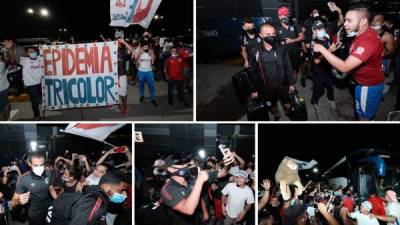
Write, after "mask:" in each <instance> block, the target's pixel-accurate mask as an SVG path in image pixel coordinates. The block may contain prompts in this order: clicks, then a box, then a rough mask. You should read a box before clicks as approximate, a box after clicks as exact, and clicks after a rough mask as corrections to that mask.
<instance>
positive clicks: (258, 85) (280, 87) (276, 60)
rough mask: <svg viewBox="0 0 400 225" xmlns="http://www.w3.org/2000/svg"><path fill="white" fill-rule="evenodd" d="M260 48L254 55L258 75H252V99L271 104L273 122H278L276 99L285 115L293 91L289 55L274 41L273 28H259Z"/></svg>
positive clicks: (262, 26)
mask: <svg viewBox="0 0 400 225" xmlns="http://www.w3.org/2000/svg"><path fill="white" fill-rule="evenodd" d="M259 35H260V37H261V38H262V39H263V43H262V45H261V47H260V48H259V49H258V50H257V51H256V52H255V53H254V52H253V53H252V54H254V57H255V58H256V62H257V65H256V66H257V68H258V71H259V72H258V73H257V74H253V78H252V79H251V80H253V82H254V84H253V85H252V86H253V87H254V90H253V93H252V94H251V97H252V98H258V97H260V98H264V99H266V100H267V101H268V102H270V103H271V113H272V114H274V120H279V118H280V115H279V111H278V107H277V102H278V99H279V100H280V101H281V103H282V104H283V107H284V110H285V112H286V113H287V112H288V110H289V108H290V98H289V92H293V91H294V90H295V87H294V84H295V82H296V81H295V79H294V76H293V72H292V64H291V61H290V59H289V55H288V53H287V51H286V49H285V48H283V47H282V46H281V45H280V44H279V43H277V39H276V30H275V27H274V26H272V25H271V24H263V25H261V27H260V34H259Z"/></svg>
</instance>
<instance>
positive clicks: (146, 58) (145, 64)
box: [138, 52, 153, 72]
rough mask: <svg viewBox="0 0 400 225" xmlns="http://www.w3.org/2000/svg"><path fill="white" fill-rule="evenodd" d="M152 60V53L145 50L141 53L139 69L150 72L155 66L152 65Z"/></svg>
mask: <svg viewBox="0 0 400 225" xmlns="http://www.w3.org/2000/svg"><path fill="white" fill-rule="evenodd" d="M151 61H152V58H151V55H150V53H146V52H143V53H142V54H141V55H140V57H139V60H138V63H139V69H138V70H139V71H142V72H150V71H152V70H153V68H152V66H151Z"/></svg>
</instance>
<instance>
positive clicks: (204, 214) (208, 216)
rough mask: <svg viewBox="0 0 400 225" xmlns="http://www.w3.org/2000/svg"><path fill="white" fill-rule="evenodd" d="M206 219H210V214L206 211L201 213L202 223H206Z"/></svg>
mask: <svg viewBox="0 0 400 225" xmlns="http://www.w3.org/2000/svg"><path fill="white" fill-rule="evenodd" d="M208 219H210V214H208V212H207V211H205V212H203V222H206V221H207V220H208Z"/></svg>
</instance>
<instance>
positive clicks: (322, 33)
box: [317, 31, 326, 40]
mask: <svg viewBox="0 0 400 225" xmlns="http://www.w3.org/2000/svg"><path fill="white" fill-rule="evenodd" d="M325 36H326V32H325V31H318V32H317V38H318V39H320V40H323V39H324V38H325Z"/></svg>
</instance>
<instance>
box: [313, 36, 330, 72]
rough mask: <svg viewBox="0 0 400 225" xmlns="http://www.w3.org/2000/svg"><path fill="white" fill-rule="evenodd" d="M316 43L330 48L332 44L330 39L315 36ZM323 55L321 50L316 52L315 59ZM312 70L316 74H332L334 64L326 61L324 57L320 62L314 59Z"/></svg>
mask: <svg viewBox="0 0 400 225" xmlns="http://www.w3.org/2000/svg"><path fill="white" fill-rule="evenodd" d="M313 41H314V43H315V44H321V45H323V46H324V47H325V48H326V49H328V48H329V46H330V41H329V39H326V38H325V39H324V40H320V39H318V38H315V39H314V40H313ZM320 55H321V53H319V52H314V57H313V58H314V59H315V58H318V57H319V56H320ZM312 71H313V72H314V75H315V74H319V75H330V74H331V72H332V66H331V64H329V62H328V61H326V59H325V58H322V60H321V61H320V63H318V64H315V62H314V60H313V61H312Z"/></svg>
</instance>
